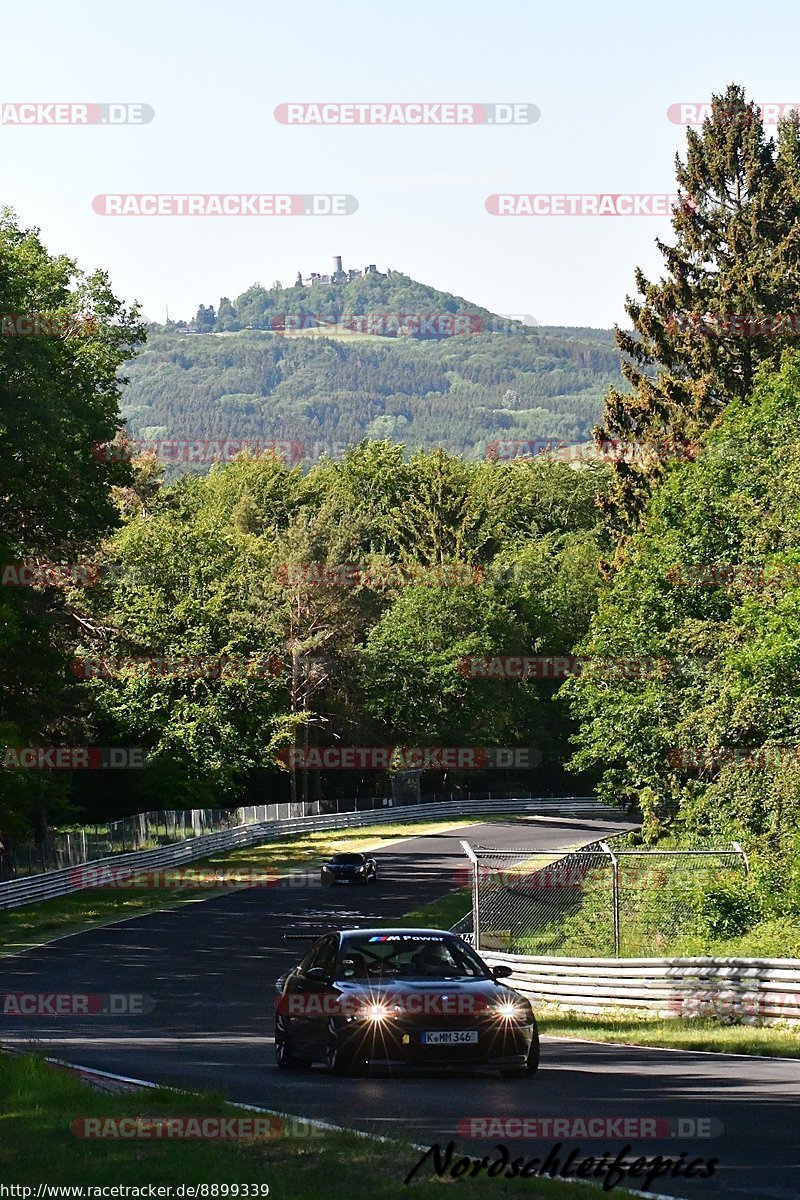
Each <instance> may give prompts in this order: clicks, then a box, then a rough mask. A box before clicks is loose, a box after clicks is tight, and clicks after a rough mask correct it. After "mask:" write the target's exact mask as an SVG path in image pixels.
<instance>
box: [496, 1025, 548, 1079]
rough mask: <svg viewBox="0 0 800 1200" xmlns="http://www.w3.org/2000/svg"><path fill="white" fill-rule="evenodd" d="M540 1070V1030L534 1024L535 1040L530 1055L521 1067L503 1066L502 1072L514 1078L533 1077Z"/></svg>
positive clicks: (532, 1042)
mask: <svg viewBox="0 0 800 1200" xmlns="http://www.w3.org/2000/svg"><path fill="white" fill-rule="evenodd" d="M538 1070H539V1030H538V1028H537V1026H536V1025H534V1026H533V1040H532V1041H531V1048H530V1050H529V1051H528V1057H527V1058H526V1059H525V1063H524V1065H523V1066H521V1067H502V1068H501V1069H500V1074H501V1075H503V1076H506V1077H508V1078H513V1079H531V1078H532V1077H533V1076H534V1075H535V1074H536V1072H537V1071H538Z"/></svg>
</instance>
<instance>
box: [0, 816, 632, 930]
mask: <svg viewBox="0 0 800 1200" xmlns="http://www.w3.org/2000/svg"><path fill="white" fill-rule="evenodd" d="M617 811H618V810H615V809H613V808H610V807H609V806H608V805H606V804H601V803H600V801H599V800H595V799H594V798H593V797H590V796H546V797H533V798H532V799H526V800H515V799H506V800H500V799H499V800H478V799H475V800H463V799H461V800H459V799H457V800H454V801H452V802H451V801H443V802H439V803H438V804H405V805H398V806H388V807H386V808H380V809H368V810H365V811H362V812H350V813H338V814H337V813H327V814H325V815H321V816H307V817H297V818H293V819H289V820H281V821H261V822H258V823H256V824H251V825H241V826H237V827H236V828H234V829H226V830H222V831H220V832H218V833H208V834H205V835H203V836H201V837H195V838H186V839H185V840H183V841H181V842H175V843H173V844H171V845H168V846H162V847H160V848H159V849H157V850H141V851H137V852H135V853H131V854H115V855H113V856H112V857H111V858H104V859H96V860H95V861H94V862H93V863H92V864H91V866H92V872H94V871H97V872H102V869H103V867H104V866H107V867H108V868H109V869H110V868H112V867H113V869H114V871H115V872H117V871H123V870H124V871H128V870H129V871H134V872H135V871H149V870H153V869H164V868H169V867H178V866H182V865H183V864H185V863H189V862H194V861H196V860H197V859H200V858H206V857H207V856H208V855H211V854H216V853H218V852H219V851H221V850H236V849H242V848H244V847H247V846H252V845H255V844H256V843H257V842H266V841H270V840H272V839H274V838H278V837H285V836H287V835H288V834H292V833H305V832H315V831H317V830H325V829H349V828H352V827H354V826H361V825H375V824H381V825H382V824H386V823H389V822H393V823H397V822H403V821H410V820H421V819H425V818H426V817H429V818H435V817H461V816H468V815H470V814H481V813H487V814H490V813H493V812H500V813H503V812H508V813H518V812H530V813H532V814H538V815H542V816H547V815H553V816H561V817H595V818H604V817H606V818H607V817H609V816H611V815H614V814H615V813H616V812H617ZM87 865H88V864H87ZM92 872H87V870H86V869H85V865H78V866H70V867H66V868H64V869H62V870H59V871H48V872H47V873H46V874H42V875H33V876H29V877H27V878H25V879H11V880H8V881H7V882H5V883H0V910H3V909H9V908H19V907H21V906H22V905H25V904H35V903H36V902H37V901H40V900H51V899H54V898H55V897H57V896H65V895H67V894H68V893H69V892H75V891H81V890H82V889H83V888H86V887H88V886H90V884H89V882H88V879H90V878H91V875H92Z"/></svg>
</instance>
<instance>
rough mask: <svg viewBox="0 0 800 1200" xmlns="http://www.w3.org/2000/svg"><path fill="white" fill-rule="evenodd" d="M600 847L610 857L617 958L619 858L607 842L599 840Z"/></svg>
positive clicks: (615, 955) (616, 954)
mask: <svg viewBox="0 0 800 1200" xmlns="http://www.w3.org/2000/svg"><path fill="white" fill-rule="evenodd" d="M600 849H601V850H602V851H603V853H604V854H607V855H608V856H609V858H610V859H611V878H612V904H613V906H614V957H615V958H619V860H618V858H617V856H616V854H614V853H612V851H611V848H610V846H609V845H608V842H601V843H600Z"/></svg>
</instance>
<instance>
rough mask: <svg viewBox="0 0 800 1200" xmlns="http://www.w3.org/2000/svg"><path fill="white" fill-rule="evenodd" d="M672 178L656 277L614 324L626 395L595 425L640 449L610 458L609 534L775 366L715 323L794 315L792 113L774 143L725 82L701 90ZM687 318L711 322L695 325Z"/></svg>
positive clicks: (764, 350) (799, 173)
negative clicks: (767, 366) (703, 98)
mask: <svg viewBox="0 0 800 1200" xmlns="http://www.w3.org/2000/svg"><path fill="white" fill-rule="evenodd" d="M676 178H677V183H678V188H679V193H680V196H681V198H682V202H681V203H680V204H679V205H678V206H677V207H676V209H675V212H674V215H673V218H672V226H673V229H674V233H675V237H674V240H673V242H672V243H671V244H667V243H664V242H662V241H661V240H657V245H658V247H659V249H660V251H661V253H662V255H663V256H664V260H665V265H666V276H665V277H664V278H663V279H661V280H660V281H659V282H657V283H654V282H651V281H650V280H648V279H647V278H646V277H645V275H644V274H643V272H642V271H641V270H637V271H636V288H637V293H638V295H637V297H636V298H632V297H628V300H627V303H626V306H625V307H626V312H627V313H628V316H629V317H630V319H631V322H632V325H633V330H632V331H629V330H627V329H620V328H617V329H616V341H617V345H618V346H619V348H620V350H621V351H622V353H623V355H624V358H623V367H622V369H623V374H624V376H625V378H626V380H627V382H628V383H629V384H630V386H631V387H632V389H633V391H632V392H630V393H627V394H625V393H623V392H622V391H620V390H618V389H617V388H612V389H611V390H610V391H609V393H608V395H607V397H606V403H605V413H604V417H603V421H602V424H601V426H600V427H599V428H598V429H597V430H596V431H595V436H596V440H597V441H598V442H603V441H609V440H611V441H613V440H614V439H618V440H620V441H621V442H624V443H633V444H634V445H635V446H636V447H641V448H642V450H641V455H642V457H641V458H638V457H637V458H635V459H634V461H626V459H625V458H624V457H621V458H620V460H619V461H617V462H616V463H615V465H614V487H613V489H612V491H611V494H610V495H609V496H608V498H607V500H606V502H605V509H606V514H607V518H608V522H609V526H610V528H612V529H613V530H614V532H615V534H616V535H617V538H618V539H624V537H626V536H627V534H628V533H629V532H630V531H631V530H632V529H633V528H635V526H636V524H637V522H638V520H639V519H640V517H641V514H642V513H643V511H644V507H645V505H646V503H647V499H648V497H649V495H650V494H651V492H652V490H653V488H654V486H656V484H657V482H658V480H659V479H660V478H661V476H662V474H663V471H664V468H665V463H666V462H667V461H668V460H669V459H670V458H673V457H675V454H676V452H677V453H678V455H679V456H680V455H681V453H683V454H685V453H686V452H687V451H686V450H685V449H683V450H682V448H683V447H686V446H691V445H692V444H693V443H695V442H696V441H697V440H698V439H699V438H701V437H702V435H703V434H704V433H705V431H706V430H707V429H708V428H709V426H711V425H712V424H713V423H714V421H715V420H716V419H717V418H718V417H719V414H720V413H721V412H722V410H723V409H724V407H725V406H726V404H728V403H729V402H730V401H731V400H732V399H736V398H738V399H743V398H744V397H746V396H747V395H749V393H750V391H751V389H752V387H753V382H754V379H755V375H756V371H757V369H758V367H759V364H761V363H762V362H768V363H772V364H773V365H774V364H776V363H777V362H778V360H779V357H780V353H781V351H782V349H783V348H784V347H785V346H786V344H787V342H786V338H785V337H773V336H768V335H764V334H759V335H758V336H750V335H749V334H745V335H744V336H743V335H742V333H741V332H733V333H731V331H730V329H729V330H728V332H727V333H725V332H724V325H720V324H719V322H720V321H722V320H723V319H724V318H725V317H730V316H731V315H733V314H760V315H776V314H780V313H795V312H796V311H797V305H798V301H800V243H799V242H798V238H797V229H798V222H799V221H800V186H798V182H799V181H800V123H799V122H798V117H797V114H792V115H791V116H789V117H787V118H785V119H784V120H782V121H781V122H780V124H779V127H778V137H777V141H775V140H774V139H772V138H768V137H766V135H765V133H764V126H763V122H762V118H761V115H760V111H759V109H758V106H757V105H755V104H753V103H749V102H747V101H746V99H745V94H744V91H743V89H742V88H741V87H738V86H736V85H733V84H732V85H730V86H729V87H728V88H727V90H726V91H725V93H724V94H721V95H715V96H714V97H713V101H712V111H711V115H710V116H709V117H708V118H707V119H706V120H705V121H704V123H703V126H702V128H701V129H700V131H699V132H696V131H694V130H691V129H690V130H688V131H687V151H686V158H685V160H682V159H681V158H680V156H677V157H676ZM697 318H703V319H704V320H706V322H707V324H708V325H710V326H711V329H710V330H709V329H704V328H703V327H702V326H701V327H699V328H698V326H697V324H696V319H697ZM715 323H717V324H715ZM789 332H790V335H791V331H789ZM688 452H689V453H691V452H692V451H691V450H689V451H688Z"/></svg>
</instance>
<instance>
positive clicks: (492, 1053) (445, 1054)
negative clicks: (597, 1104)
mask: <svg viewBox="0 0 800 1200" xmlns="http://www.w3.org/2000/svg"><path fill="white" fill-rule="evenodd" d="M510 974H511V970H510V968H509V967H505V966H499V967H495V968H494V969H493V970H490V969H489V967H487V965H486V963H484V961H483V960H482V959H481V958H480V957H479V956H478V955H477V954H476V952H475V951H474V950H473V949H472V948H471V947H470V946H468V945H467V944H466V942H464V941H463V940H462V939H461V938H459V937H457V936H456V935H455V934H452V933H448V932H445V931H443V930H440V929H354V930H347V931H343V932H336V933H326V934H324V935H323V936H322V937H320V938H318V939H317V941H316V942H315V943H314V945H313V946H312V947H311V949H310V950H309V952H308V953H307V954H306V956H305V958H304V959H303V961H302V962H301V963H300V965H299V966H297V967H295V969H294V970H293V971H290V972H289V973H288V974H287V975H285V976H283V978H282V979H281V980H279V982H278V985H277V988H278V996H277V999H276V1002H275V1009H276V1012H275V1057H276V1060H277V1063H278V1066H279V1068H280V1069H281V1070H284V1071H291V1070H296V1069H299V1068H302V1067H310V1066H311V1065H312V1063H315V1062H323V1063H325V1065H326V1066H327V1067H328V1068H329V1069H330V1070H331V1071H334V1072H336V1073H337V1074H344V1073H347V1072H356V1071H358V1070H360V1069H363V1068H365V1067H366V1066H367V1065H368V1064H369V1063H371V1062H380V1063H389V1064H407V1065H409V1066H412V1067H417V1068H437V1069H442V1068H448V1067H450V1068H452V1067H460V1068H465V1067H469V1066H485V1067H495V1068H498V1069H499V1070H500V1071H501V1073H502V1074H511V1075H517V1074H519V1075H531V1074H532V1073H533V1072H535V1071H536V1068H537V1067H538V1065H539V1033H538V1029H537V1026H536V1019H535V1017H534V1015H533V1010H532V1008H531V1006H530V1004H529V1003H528V1001H527V1000H526V999H525V998H524V997H523V996H521V995H520V994H519V993H518V992H515V991H513V990H512V989H511V988H510V987H508V986H507V985H506V984H503V983H501V982H499V981H500V980H501V979H503V978H504V977H505V976H507V975H510Z"/></svg>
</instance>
